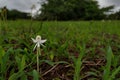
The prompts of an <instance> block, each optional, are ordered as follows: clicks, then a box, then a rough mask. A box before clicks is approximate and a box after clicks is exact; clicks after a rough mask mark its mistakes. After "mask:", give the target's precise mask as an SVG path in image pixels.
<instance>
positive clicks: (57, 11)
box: [40, 0, 111, 20]
mask: <svg viewBox="0 0 120 80" xmlns="http://www.w3.org/2000/svg"><path fill="white" fill-rule="evenodd" d="M109 9H111V8H105V9H100V8H99V5H98V2H97V1H95V0H46V1H45V2H44V3H43V4H42V8H41V14H40V19H42V20H91V19H97V20H99V19H103V18H104V17H105V14H104V12H106V11H108V10H109Z"/></svg>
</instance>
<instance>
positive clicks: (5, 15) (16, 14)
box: [0, 6, 30, 20]
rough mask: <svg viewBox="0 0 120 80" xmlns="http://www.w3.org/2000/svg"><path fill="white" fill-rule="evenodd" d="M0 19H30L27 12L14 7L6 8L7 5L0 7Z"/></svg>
mask: <svg viewBox="0 0 120 80" xmlns="http://www.w3.org/2000/svg"><path fill="white" fill-rule="evenodd" d="M0 19H1V20H6V19H8V20H16V19H30V16H29V15H28V13H25V12H21V11H18V10H16V9H13V10H8V9H7V7H6V6H5V7H3V8H1V9H0Z"/></svg>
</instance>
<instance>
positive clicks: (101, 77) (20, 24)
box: [0, 20, 120, 80]
mask: <svg viewBox="0 0 120 80" xmlns="http://www.w3.org/2000/svg"><path fill="white" fill-rule="evenodd" d="M119 25H120V21H105V22H102V21H45V22H40V21H33V23H32V25H31V21H29V20H16V21H7V22H4V21H0V36H1V37H0V75H1V76H0V80H18V79H20V80H39V79H40V80H80V79H81V80H106V79H109V80H114V79H115V80H119V79H120V77H119V75H120V64H119V61H120V55H119V54H120V53H119V52H120V31H119V30H120V27H119ZM36 35H41V36H42V39H47V42H46V43H45V44H44V45H45V46H46V47H41V56H40V57H39V59H40V61H39V62H40V64H39V66H40V72H41V73H40V74H39V73H38V72H37V70H36V68H37V66H36V64H37V62H36V54H35V53H36V51H33V47H34V44H33V42H32V40H31V37H34V38H35V37H36Z"/></svg>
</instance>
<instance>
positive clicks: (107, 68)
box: [103, 46, 113, 80]
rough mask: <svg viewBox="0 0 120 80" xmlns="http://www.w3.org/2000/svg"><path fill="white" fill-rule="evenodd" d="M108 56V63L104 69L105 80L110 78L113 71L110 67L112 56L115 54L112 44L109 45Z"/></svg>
mask: <svg viewBox="0 0 120 80" xmlns="http://www.w3.org/2000/svg"><path fill="white" fill-rule="evenodd" d="M106 56H107V63H106V66H105V69H104V76H103V80H108V79H110V73H111V72H110V68H111V61H112V56H113V53H112V49H111V47H110V46H109V47H108V50H107V55H106Z"/></svg>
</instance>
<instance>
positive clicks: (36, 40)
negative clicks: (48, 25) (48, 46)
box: [31, 35, 47, 50]
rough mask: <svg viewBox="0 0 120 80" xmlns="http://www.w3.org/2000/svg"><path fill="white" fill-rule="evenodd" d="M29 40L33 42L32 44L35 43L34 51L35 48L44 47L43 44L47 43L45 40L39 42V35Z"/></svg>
mask: <svg viewBox="0 0 120 80" xmlns="http://www.w3.org/2000/svg"><path fill="white" fill-rule="evenodd" d="M31 39H32V40H33V42H34V43H36V45H35V47H34V48H33V50H35V48H36V47H40V45H42V46H44V45H43V43H45V42H46V41H47V40H46V39H45V40H41V36H39V35H37V36H36V39H33V38H31Z"/></svg>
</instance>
